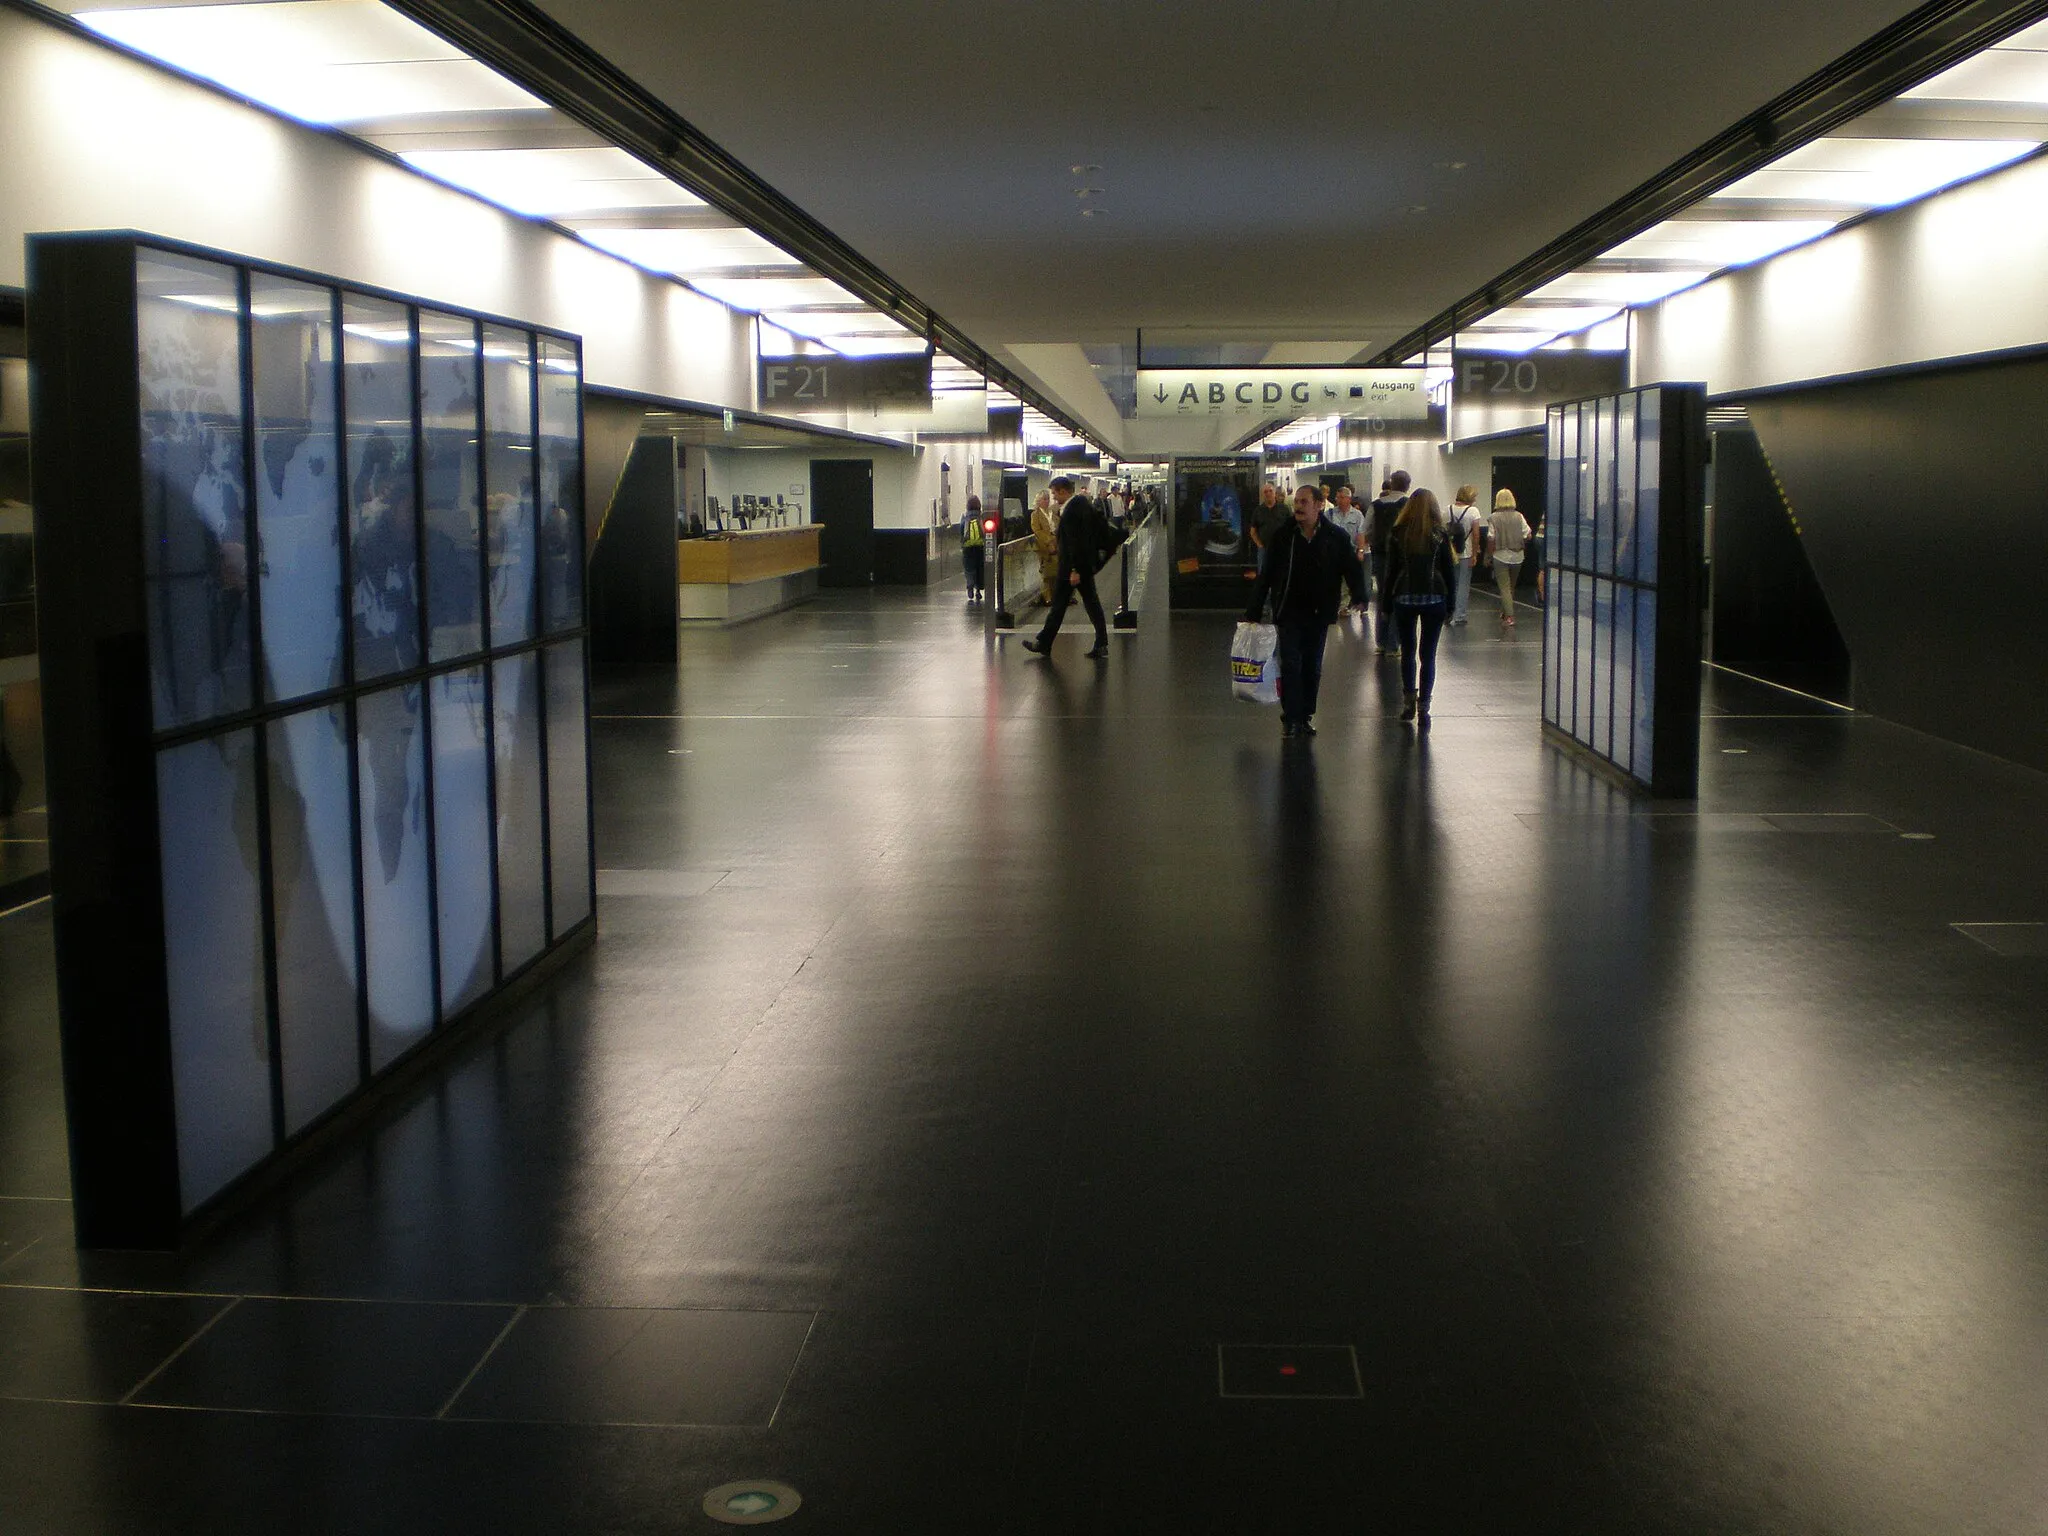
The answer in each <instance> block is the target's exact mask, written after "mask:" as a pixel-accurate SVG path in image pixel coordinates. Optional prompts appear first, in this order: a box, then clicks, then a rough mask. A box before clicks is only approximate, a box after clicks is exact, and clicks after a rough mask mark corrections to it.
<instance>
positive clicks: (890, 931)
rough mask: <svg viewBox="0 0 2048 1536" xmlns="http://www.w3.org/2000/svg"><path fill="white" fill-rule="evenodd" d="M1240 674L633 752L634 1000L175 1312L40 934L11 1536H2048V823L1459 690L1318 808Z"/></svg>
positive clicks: (813, 704)
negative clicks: (774, 1507)
mask: <svg viewBox="0 0 2048 1536" xmlns="http://www.w3.org/2000/svg"><path fill="white" fill-rule="evenodd" d="M1228 633H1229V627H1228V622H1227V620H1218V619H1203V618H1197V617H1183V618H1181V619H1178V620H1175V621H1172V622H1169V621H1168V620H1167V619H1166V618H1165V616H1164V615H1161V614H1158V613H1149V614H1148V615H1147V618H1146V620H1145V628H1144V629H1143V630H1142V631H1141V633H1140V634H1139V635H1138V636H1137V637H1136V638H1129V637H1119V638H1118V640H1117V642H1116V645H1117V649H1116V653H1115V655H1114V656H1113V657H1112V659H1111V660H1110V661H1109V662H1108V663H1107V664H1105V665H1102V666H1100V667H1098V666H1096V665H1094V664H1091V663H1088V662H1086V661H1084V660H1083V659H1082V657H1081V654H1080V652H1081V650H1082V648H1083V646H1084V645H1085V644H1086V639H1085V635H1080V636H1072V637H1069V638H1063V639H1062V640H1061V642H1060V645H1059V647H1058V652H1057V655H1056V658H1055V660H1054V661H1052V662H1051V663H1050V664H1047V663H1041V662H1037V661H1031V660H1027V659H1026V658H1024V657H1023V656H1022V655H1021V654H1020V653H1019V652H1018V651H1017V649H1016V648H1015V644H1014V642H1007V641H1006V642H1004V643H1003V644H1002V645H1001V647H1000V648H999V649H998V651H997V652H996V653H995V654H994V655H993V656H991V655H990V654H989V653H988V652H987V651H986V650H985V649H984V645H983V641H982V639H981V636H980V633H979V629H978V623H977V621H976V620H975V619H973V618H971V617H970V616H968V615H966V614H965V613H964V612H963V611H962V609H961V608H960V606H959V605H958V603H957V601H956V600H955V599H954V598H950V597H948V598H939V597H934V598H932V599H929V600H927V599H926V598H924V597H923V596H876V597H875V598H873V599H872V600H869V599H866V598H835V599H831V600H828V601H823V602H820V603H818V604H816V605H814V606H811V607H808V608H805V609H802V610H798V611H796V612H792V613H789V614H785V615H781V616H778V617H775V618H771V619H767V620H764V621H761V622H759V623H756V624H753V625H750V626H747V627H745V628H742V629H738V630H732V631H727V632H722V633H715V634H693V635H691V636H689V637H688V639H687V643H686V647H685V658H684V661H683V664H682V667H681V669H680V674H679V675H676V674H670V673H663V674H659V675H648V676H643V677H638V678H624V679H614V680H611V681H608V682H606V683H605V684H604V685H603V686H601V687H600V688H599V690H598V692H597V694H596V703H597V707H598V712H599V715H600V717H601V718H600V719H599V720H598V721H597V724H596V742H597V752H598V761H597V777H596V783H597V788H598V794H599V803H598V827H599V843H600V860H599V862H600V864H601V866H602V867H603V868H604V870H605V871H607V873H606V874H604V875H603V876H602V877H601V881H602V889H603V890H604V891H605V892H606V893H607V894H606V895H605V897H604V899H603V901H602V906H601V919H602V927H603V935H602V938H601V940H600V941H599V943H598V944H597V945H596V946H595V948H594V949H593V950H592V951H590V952H589V953H588V954H587V955H586V956H584V957H583V958H581V959H580V960H579V961H578V962H577V963H576V964H575V965H574V967H573V968H572V969H570V970H569V971H568V972H567V973H565V974H564V975H562V976H561V977H560V978H558V979H557V981H556V982H555V983H554V984H553V985H552V987H551V989H550V990H549V991H548V992H547V993H546V994H545V995H544V996H543V997H541V998H540V999H539V1000H538V1001H536V1002H534V1003H533V1004H532V1005H531V1006H530V1007H528V1008H527V1009H526V1010H525V1012H524V1014H523V1015H522V1016H521V1017H520V1018H519V1019H518V1020H517V1021H516V1022H515V1023H514V1024H513V1025H512V1026H511V1027H509V1028H507V1029H506V1030H504V1031H503V1032H502V1033H500V1034H498V1035H496V1036H495V1037H494V1038H492V1039H490V1040H489V1041H486V1042H482V1043H480V1044H479V1045H478V1046H477V1047H476V1048H475V1049H474V1050H472V1051H470V1052H469V1053H468V1054H467V1055H466V1056H465V1057H464V1058H463V1059H462V1060H460V1061H459V1062H458V1063H457V1064H456V1065H454V1066H452V1067H450V1068H448V1069H447V1070H445V1071H443V1072H442V1073H440V1075H439V1076H438V1077H436V1078H435V1079H434V1080H433V1081H432V1082H430V1083H429V1084H428V1085H427V1086H426V1087H425V1088H423V1089H422V1090H421V1091H420V1092H419V1093H418V1094H417V1095H416V1096H415V1097H414V1098H413V1099H412V1100H411V1101H409V1102H407V1103H405V1104H403V1105H400V1106H398V1107H397V1108H395V1109H394V1110H393V1111H392V1112H391V1113H390V1114H389V1115H388V1116H387V1117H386V1119H385V1121H384V1122H383V1123H382V1124H381V1125H379V1126H377V1127H376V1128H375V1129H374V1130H372V1131H369V1132H366V1133H365V1135H364V1136H363V1138H362V1139H361V1140H360V1142H359V1143H358V1144H357V1145H355V1146H353V1147H352V1148H350V1149H349V1150H347V1151H346V1152H344V1153H342V1154H339V1155H337V1156H336V1157H334V1158H333V1159H331V1160H330V1161H329V1162H327V1163H325V1164H324V1165H321V1166H319V1167H317V1168H315V1169H312V1170H310V1171H309V1172H308V1173H306V1174H305V1175H304V1176H303V1177H301V1178H300V1179H298V1180H297V1181H296V1182H295V1183H294V1184H293V1185H292V1186H291V1187H290V1188H289V1189H288V1190H286V1191H285V1192H284V1193H283V1194H282V1195H280V1196H277V1197H275V1198H272V1199H271V1200H269V1201H267V1202H266V1203H265V1204H264V1205H262V1206H261V1207H260V1208H259V1209H258V1210H256V1211H255V1212H253V1213H252V1214H251V1215H250V1216H249V1217H248V1218H247V1219H245V1220H242V1221H240V1222H238V1223H236V1224H235V1225H233V1226H232V1227H231V1228H230V1229H228V1230H227V1231H225V1232H223V1233H221V1234H219V1235H218V1236H216V1237H214V1238H213V1239H211V1240H209V1241H207V1242H206V1243H204V1244H203V1245H201V1246H198V1247H196V1248H195V1249H194V1250H193V1251H191V1252H189V1253H187V1254H184V1255H182V1256H178V1257H163V1256H148V1255H122V1254H90V1255H81V1254H78V1253H76V1252H75V1251H74V1250H73V1249H72V1248H71V1247H70V1245H69V1241H68V1236H67V1221H68V1210H67V1208H66V1206H65V1205H64V1203H63V1196H64V1193H65V1173H64V1162H63V1134H62V1119H61V1113H60V1111H59V1109H58V1107H57V1103H56V1095H57V1082H56V1066H55V1047H54V1025H53V1022H52V1001H51V995H50V981H49V975H48V957H47V943H48V931H47V919H46V917H45V916H44V915H43V914H44V913H45V912H46V910H47V909H46V908H35V909H31V910H29V911H26V912H22V913H18V914H16V915H14V916H12V917H9V918H7V919H5V920H4V921H0V968H4V970H0V977H4V980H0V1010H4V1014H0V1053H4V1054H0V1195H4V1196H5V1197H6V1198H4V1199H0V1397H4V1399H5V1400H4V1401H0V1531H5V1532H8V1533H14V1532H37V1533H40V1532H120V1533H130V1532H137V1533H139V1532H208V1533H212V1532H236V1533H239V1532H265V1533H268V1532H299V1531H318V1532H329V1531H332V1532H379V1533H382V1532H435V1533H445V1532H463V1533H467V1532H479V1533H481V1532H493V1533H498V1532H667V1531H696V1530H711V1529H715V1528H717V1527H714V1526H712V1525H711V1524H710V1522H709V1521H708V1520H707V1519H706V1517H705V1516H704V1515H703V1514H702V1513H701V1512H700V1509H699V1505H700V1501H701V1499H702V1497H703V1494H704V1492H705V1491H706V1490H708V1489H709V1488H711V1487H713V1486H714V1485H717V1484H720V1483H724V1482H727V1481H731V1480H734V1479H738V1478H744V1477H766V1478H774V1479H779V1480H781V1481H785V1482H788V1483H790V1484H792V1485H794V1486H796V1487H797V1488H798V1489H800V1490H801V1491H802V1493H803V1495H804V1504H803V1507H802V1509H801V1510H800V1511H799V1512H798V1514H797V1515H796V1516H795V1517H794V1518H793V1519H792V1520H791V1521H790V1523H789V1525H788V1527H787V1528H788V1529H790V1530H798V1529H816V1530H820V1531H847V1532H888V1533H897V1532H945V1533H981V1532H1019V1533H1038V1532H1047V1533H1055V1532H1057V1533H1070V1532H1102V1533H1121V1532H1140V1533H1143V1532H1153V1531H1159V1532H1169V1531H1172V1532H1180V1531H1199V1532H1216V1533H1240V1532H1244V1533H1251V1532H1276V1533H1278V1532H1288V1533H1292V1532H1344V1533H1352V1532H1417V1533H1422V1532H1460V1533H1462V1532H1473V1533H1482V1532H1483V1533H1546V1532H1560V1533H1564V1532H1570V1533H1609V1532H1612V1533H1639V1532H1640V1533H1674V1536H1675V1533H1686V1536H1693V1533H1699V1536H1706V1533H1715V1536H1725V1533H1747V1532H1770V1533H1778V1532H1785V1533H1792V1532H1797V1533H1818V1532H1832V1533H1841V1536H1890V1533H1899V1536H1908V1533H1911V1536H1930V1533H1936V1536H1952V1533H1953V1536H1961V1533H1977V1532H1986V1533H1989V1532H2001V1533H2003V1532H2013V1533H2019V1532H2034V1531H2039V1530H2042V1529H2044V1528H2048V1460H2044V1457H2043V1453H2042V1449H2041V1447H2042V1445H2043V1444H2044V1443H2048V1017H2044V1002H2048V961H2044V960H2043V958H2042V955H2041V949H2042V945H2041V944H2040V942H2039V935H2040V933H2041V930H2040V929H2038V928H2034V927H2027V926H2019V925H2029V924H2038V923H2039V922H2041V921H2042V920H2043V919H2048V884H2044V880H2043V878H2042V876H2043V870H2044V868H2048V778H2044V777H2042V776H2040V775H2037V774H2033V773H2030V772H2026V771H2023V770H2021V769H2018V768H2014V767H2010V766H2007V765H2004V764H2001V763H1999V762H1997V761H1995V760H1992V759H1989V758H1986V757H1982V756H1979V755H1975V754H1972V753H1970V752H1966V751H1963V750H1960V749H1956V748H1951V747H1947V746H1944V745H1942V744H1940V743H1937V742H1934V741H1931V740H1929V739H1927V738H1924V737H1920V736H1916V735H1913V734H1911V733H1909V732H1906V731H1903V730H1900V729H1896V728H1894V727H1891V726H1888V725H1885V724H1883V723H1881V722H1877V721H1873V720H1869V719H1865V718H1853V717H1847V716H1844V715H1841V714H1840V713H1838V712H1836V711H1833V710H1829V709H1826V708H1824V707H1822V706H1819V705H1815V704H1809V703H1807V702H1806V701H1803V700H1801V699H1799V698H1796V697H1793V696H1789V695H1786V694H1782V693H1774V692H1772V691H1770V690H1767V689H1764V688H1761V687H1757V686H1754V685H1750V684H1747V683H1744V682H1742V681H1740V680H1738V679H1732V678H1729V677H1726V676H1721V675H1716V676H1714V677H1713V678H1711V680H1710V687H1709V699H1710V708H1711V717H1710V718H1709V720H1708V722H1707V729H1706V735H1705V748H1704V751H1705V788H1704V793H1703V796H1702V799H1701V801H1700V802H1699V804H1698V806H1697V807H1692V806H1680V805H1645V804H1642V803H1639V802H1638V803H1632V802H1630V801H1629V800H1628V799H1627V798H1626V797H1624V796H1621V795H1619V794H1617V793H1615V792H1614V791H1612V790H1610V789H1609V788H1607V787H1606V786H1605V785H1603V784H1602V783H1601V782H1599V781H1597V780H1596V779H1594V778H1592V777H1590V776H1589V775H1588V774H1587V773H1586V772H1585V771H1584V770H1582V769H1581V768H1580V767H1578V766H1576V765H1575V764H1574V763H1573V762H1572V761H1571V760H1570V759H1568V758H1566V757H1564V756H1561V755H1560V754H1558V753H1557V752H1556V751H1554V750H1551V749H1548V748H1546V747H1545V746H1544V745H1543V744H1542V742H1541V741H1540V739H1539V734H1538V731H1537V726H1536V721H1535V685H1536V675H1537V670H1538V651H1537V646H1536V644H1535V643H1534V636H1535V627H1534V625H1533V624H1531V623H1527V622H1525V624H1524V625H1523V629H1522V633H1523V635H1524V636H1525V639H1524V640H1523V641H1522V642H1520V643H1518V644H1515V645H1504V644H1501V643H1499V642H1498V641H1496V640H1495V639H1494V638H1493V636H1492V633H1491V625H1490V624H1489V623H1487V622H1483V621H1478V620H1475V623H1474V625H1473V626H1472V628H1471V629H1470V630H1468V631H1463V632H1457V633H1454V635H1453V636H1452V637H1451V640H1450V642H1449V645H1448V650H1447V655H1446V658H1445V663H1444V673H1443V678H1442V682H1441V685H1440V690H1439V696H1438V700H1437V713H1436V724H1435V730H1434V733H1433V734H1432V735H1431V736H1430V737H1429V738H1428V739H1427V740H1426V741H1421V740H1418V739H1417V738H1416V737H1415V736H1414V735H1413V734H1412V733H1411V732H1410V731H1409V730H1407V729H1406V728H1404V727H1402V726H1400V725H1399V724H1398V723H1397V722H1396V721H1395V720H1394V719H1393V718H1392V714H1393V710H1394V707H1395V704H1396V702H1397V701H1396V700H1395V698H1394V696H1393V686H1394V685H1393V681H1392V677H1391V671H1390V669H1389V668H1387V667H1385V666H1384V665H1383V664H1380V663H1377V662H1375V661H1374V660H1373V659H1372V658H1371V657H1369V656H1367V655H1366V654H1365V652H1364V650H1363V647H1362V645H1361V643H1360V641H1359V639H1358V637H1357V636H1356V634H1355V633H1348V634H1346V635H1345V636H1343V637H1340V638H1339V639H1337V640H1334V641H1333V644H1332V647H1331V672H1330V676H1329V679H1328V684H1327V689H1326V694H1325V705H1324V712H1323V721H1322V724H1323V731H1322V735H1321V736H1320V737H1319V738H1318V739H1317V740H1316V741H1315V742H1314V743H1312V744H1294V743H1290V744H1288V745H1287V746H1286V747H1284V748H1283V746H1282V743H1281V742H1280V740H1279V739H1278V730H1277V722H1276V720H1275V719H1274V717H1273V715H1272V713H1271V712H1270V711H1264V710H1258V709H1255V708H1253V707H1251V706H1245V705H1238V704H1235V703H1233V702H1232V701H1231V699H1230V698H1229V697H1228V693H1227V688H1226V684H1225V679H1224V672H1225V669H1224V651H1225V649H1226V646H1227V640H1228ZM2029 707H2034V706H2033V705H2031V704H2030V706H2029ZM1695 812H1696V814H1695ZM1958 923H1962V924H1986V925H2002V926H1996V927H1985V928H1980V929H1972V930H1969V931H1963V930H1959V929H1958V928H1956V927H1954V926H1952V925H1954V924H1958ZM1268 1389H1271V1390H1268Z"/></svg>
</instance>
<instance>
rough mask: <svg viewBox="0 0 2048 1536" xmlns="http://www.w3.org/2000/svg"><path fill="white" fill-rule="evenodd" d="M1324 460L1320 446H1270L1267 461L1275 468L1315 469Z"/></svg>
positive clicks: (1267, 451)
mask: <svg viewBox="0 0 2048 1536" xmlns="http://www.w3.org/2000/svg"><path fill="white" fill-rule="evenodd" d="M1322 462H1323V450H1322V449H1320V448H1268V449H1267V450H1266V463H1267V464H1268V465H1269V466H1270V467H1272V468H1274V469H1314V468H1315V467H1316V466H1317V465H1318V464H1321V463H1322Z"/></svg>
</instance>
